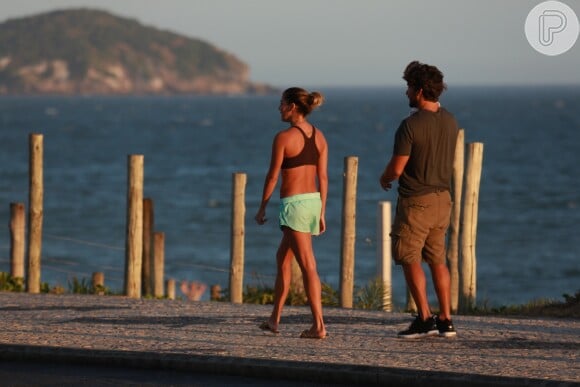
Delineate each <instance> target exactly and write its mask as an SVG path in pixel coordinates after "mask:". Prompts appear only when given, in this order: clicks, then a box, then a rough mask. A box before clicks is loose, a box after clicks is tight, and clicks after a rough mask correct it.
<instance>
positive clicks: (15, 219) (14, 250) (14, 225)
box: [10, 203, 26, 280]
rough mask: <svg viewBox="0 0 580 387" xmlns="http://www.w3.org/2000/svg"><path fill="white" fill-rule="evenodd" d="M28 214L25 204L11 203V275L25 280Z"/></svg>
mask: <svg viewBox="0 0 580 387" xmlns="http://www.w3.org/2000/svg"><path fill="white" fill-rule="evenodd" d="M25 230H26V212H25V209H24V204H23V203H10V275H11V276H12V278H21V279H22V280H24V250H25V249H24V244H25V243H26V242H25V234H26V232H25Z"/></svg>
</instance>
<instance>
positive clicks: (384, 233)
mask: <svg viewBox="0 0 580 387" xmlns="http://www.w3.org/2000/svg"><path fill="white" fill-rule="evenodd" d="M390 234H391V203H390V202H379V205H378V216H377V277H378V278H379V280H380V283H381V285H382V290H383V302H382V310H383V311H385V312H392V311H393V282H392V273H391V262H392V254H391V235H390Z"/></svg>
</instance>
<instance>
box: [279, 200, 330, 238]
mask: <svg viewBox="0 0 580 387" xmlns="http://www.w3.org/2000/svg"><path fill="white" fill-rule="evenodd" d="M321 212H322V201H321V200H320V192H313V193H305V194H299V195H293V196H288V197H285V198H282V199H280V228H282V227H283V226H286V227H289V228H291V229H292V230H294V231H300V232H307V233H310V234H312V235H318V234H320V213H321Z"/></svg>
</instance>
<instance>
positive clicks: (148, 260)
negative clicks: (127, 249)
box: [141, 198, 155, 296]
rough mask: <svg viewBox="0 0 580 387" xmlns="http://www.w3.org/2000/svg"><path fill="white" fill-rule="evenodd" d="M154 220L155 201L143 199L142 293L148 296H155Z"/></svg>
mask: <svg viewBox="0 0 580 387" xmlns="http://www.w3.org/2000/svg"><path fill="white" fill-rule="evenodd" d="M154 219H155V218H154V212H153V200H152V199H151V198H145V199H143V262H142V276H141V291H142V292H143V294H144V295H146V296H150V295H152V294H153V279H152V274H151V272H152V269H153V258H152V253H151V245H152V244H153V232H154V224H155V223H154Z"/></svg>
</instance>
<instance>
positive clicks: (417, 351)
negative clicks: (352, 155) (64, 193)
mask: <svg viewBox="0 0 580 387" xmlns="http://www.w3.org/2000/svg"><path fill="white" fill-rule="evenodd" d="M270 309H271V307H270V306H258V305H233V304H229V303H218V302H189V301H169V300H133V299H127V298H124V297H117V296H84V295H62V296H55V295H28V294H18V293H0V322H1V329H0V359H4V360H9V359H20V360H38V361H40V360H48V361H51V362H64V363H67V362H70V363H76V364H93V365H94V364H102V365H107V366H110V365H118V366H123V367H145V368H156V369H178V370H189V371H193V372H204V373H208V372H209V373H217V374H230V375H241V376H251V377H260V378H269V379H292V380H297V381H300V380H302V381H310V382H312V381H314V382H316V381H318V382H321V383H334V384H346V385H349V384H350V385H356V384H361V385H362V384H364V385H369V384H375V385H395V386H396V385H405V386H421V385H426V386H438V385H441V386H443V385H444V386H580V364H579V357H580V356H579V355H580V321H579V320H572V319H517V318H496V317H472V316H456V317H455V318H454V322H455V325H456V327H457V330H458V337H457V338H455V339H444V338H439V337H432V338H428V339H422V340H402V339H397V338H396V333H397V332H398V331H399V330H402V329H404V328H406V327H407V326H408V324H409V323H410V322H411V320H412V318H411V317H410V316H409V315H408V314H399V313H383V312H374V311H362V310H345V309H339V308H325V310H324V313H325V320H326V324H327V329H328V332H329V335H330V336H329V337H328V338H327V339H324V340H309V339H300V338H298V336H299V335H300V332H301V331H302V330H303V329H306V328H308V327H309V325H310V311H309V309H308V308H306V307H288V308H286V309H285V310H284V314H283V317H282V324H281V326H280V329H281V333H280V334H279V335H273V334H270V333H266V332H262V331H261V330H259V329H258V328H257V327H258V325H259V324H260V323H261V322H262V321H264V320H265V319H266V318H267V317H268V315H269V313H270Z"/></svg>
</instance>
